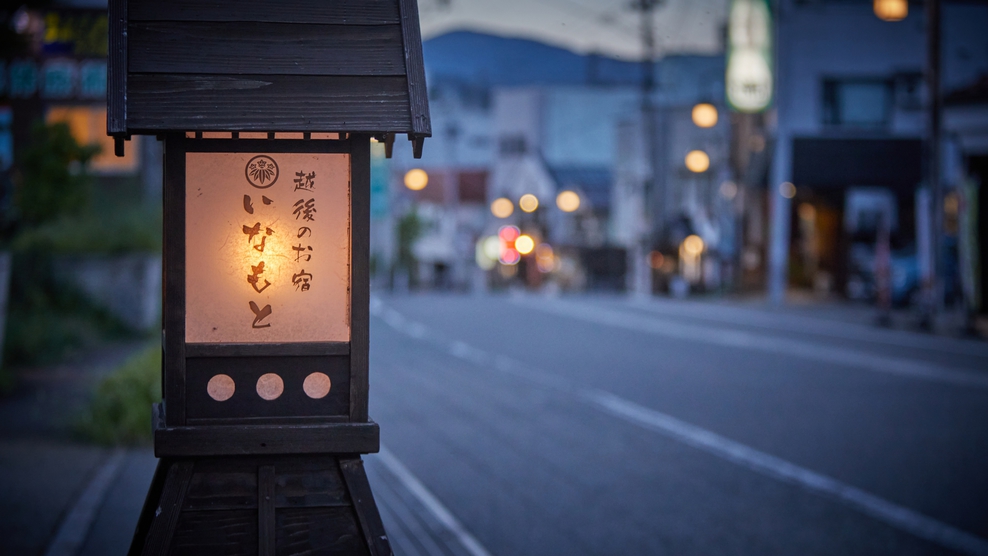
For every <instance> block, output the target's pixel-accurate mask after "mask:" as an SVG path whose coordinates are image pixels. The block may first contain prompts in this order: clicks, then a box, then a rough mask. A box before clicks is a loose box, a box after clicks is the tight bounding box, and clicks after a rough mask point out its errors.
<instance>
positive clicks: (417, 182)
mask: <svg viewBox="0 0 988 556" xmlns="http://www.w3.org/2000/svg"><path fill="white" fill-rule="evenodd" d="M427 185H429V174H427V173H426V172H425V170H423V169H421V168H412V169H411V170H409V171H407V172H405V187H407V188H409V189H411V190H412V191H422V190H423V189H425V186H427Z"/></svg>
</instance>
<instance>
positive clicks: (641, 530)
mask: <svg viewBox="0 0 988 556" xmlns="http://www.w3.org/2000/svg"><path fill="white" fill-rule="evenodd" d="M372 314H373V316H374V318H373V319H372V323H371V338H372V343H371V398H370V403H371V407H370V410H371V417H372V418H373V419H375V420H376V421H378V422H379V423H380V424H381V430H382V444H383V445H384V446H385V447H386V449H387V450H388V454H389V457H392V459H394V460H395V461H400V462H401V464H402V465H403V466H404V469H405V470H406V471H407V472H408V473H407V474H408V475H409V476H412V477H415V478H417V481H418V482H419V486H420V487H421V488H419V489H418V491H419V492H423V493H425V494H424V495H425V496H431V497H432V499H433V501H434V502H435V505H437V506H438V507H439V508H440V514H441V513H442V511H445V512H447V513H448V515H447V516H446V517H448V518H450V519H452V520H453V527H452V528H450V531H451V533H450V534H454V535H460V536H461V537H462V538H463V539H465V540H466V541H467V542H466V545H468V546H470V547H472V548H471V549H470V550H468V551H467V552H468V553H473V554H483V553H490V554H511V555H521V554H540V555H542V554H567V555H569V554H677V555H683V554H757V555H769V554H780V555H791V554H806V555H809V554H821V555H832V554H869V555H871V554H895V555H907V554H988V345H986V344H985V343H984V342H978V341H966V340H959V339H951V338H943V337H935V336H930V335H923V334H919V333H912V332H904V331H891V330H882V329H877V328H875V327H873V326H870V325H866V324H863V323H856V322H847V321H842V320H840V319H839V318H832V319H828V318H814V317H813V316H812V314H809V315H808V314H798V313H796V312H793V311H788V312H787V311H770V310H765V309H757V308H745V307H735V306H730V307H728V306H717V305H712V304H700V303H690V302H674V301H668V300H663V301H654V300H643V301H635V302H633V301H629V300H628V299H627V298H620V297H579V298H567V297H560V298H546V297H538V296H525V295H516V296H509V295H504V296H443V295H412V296H401V297H388V296H379V297H375V298H374V300H373V302H372ZM378 457H380V456H369V458H368V459H369V460H372V459H373V458H378ZM372 478H373V477H372ZM423 511H425V510H423ZM434 513H435V512H434ZM440 521H442V519H440ZM470 543H473V544H470Z"/></svg>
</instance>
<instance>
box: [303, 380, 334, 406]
mask: <svg viewBox="0 0 988 556" xmlns="http://www.w3.org/2000/svg"><path fill="white" fill-rule="evenodd" d="M331 387H332V382H330V380H329V377H328V376H326V374H324V373H312V374H310V375H309V376H307V377H305V382H303V383H302V390H305V395H306V396H309V397H310V398H312V399H314V400H318V399H321V398H325V397H326V395H327V394H329V389H330V388H331Z"/></svg>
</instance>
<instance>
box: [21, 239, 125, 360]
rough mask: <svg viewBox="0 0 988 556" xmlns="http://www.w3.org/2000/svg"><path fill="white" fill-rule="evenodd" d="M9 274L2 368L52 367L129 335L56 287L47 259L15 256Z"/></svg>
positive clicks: (98, 311)
mask: <svg viewBox="0 0 988 556" xmlns="http://www.w3.org/2000/svg"><path fill="white" fill-rule="evenodd" d="M11 269H12V272H11V280H10V297H9V303H8V306H7V310H8V313H7V329H6V339H5V340H4V344H3V348H4V365H5V366H8V365H9V366H25V365H41V364H47V363H54V362H56V361H58V360H60V359H62V358H63V357H64V356H65V355H66V354H68V353H71V352H73V351H78V350H83V349H86V348H90V347H93V346H94V345H96V344H98V343H100V342H103V341H105V340H108V339H111V338H120V337H125V336H128V335H131V334H133V333H132V332H129V331H128V330H127V328H126V327H125V326H124V325H123V324H122V323H120V321H118V320H117V319H115V318H114V317H113V316H111V315H110V314H109V313H108V312H107V311H105V310H103V309H101V308H99V307H97V306H95V305H94V304H93V303H92V302H90V301H89V300H87V299H86V298H85V296H83V295H82V294H81V293H79V292H78V291H76V290H74V289H72V288H70V287H68V286H65V285H63V284H60V283H58V282H56V281H55V279H54V278H53V276H52V272H51V259H50V256H49V255H47V254H46V253H44V252H40V251H18V252H15V253H14V257H13V261H12V264H11Z"/></svg>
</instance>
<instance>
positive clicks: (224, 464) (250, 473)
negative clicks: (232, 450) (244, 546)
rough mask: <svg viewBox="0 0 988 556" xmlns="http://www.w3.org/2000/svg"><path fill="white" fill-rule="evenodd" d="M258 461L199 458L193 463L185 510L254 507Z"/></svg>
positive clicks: (248, 508)
mask: <svg viewBox="0 0 988 556" xmlns="http://www.w3.org/2000/svg"><path fill="white" fill-rule="evenodd" d="M257 492H258V490H257V462H255V461H251V460H250V459H248V458H242V459H237V460H234V459H229V458H227V459H223V460H216V459H202V460H199V461H197V462H196V465H195V470H194V472H193V474H192V479H191V480H190V481H189V488H188V490H187V491H186V493H185V502H184V504H183V506H182V508H183V509H184V510H250V509H256V508H257Z"/></svg>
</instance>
